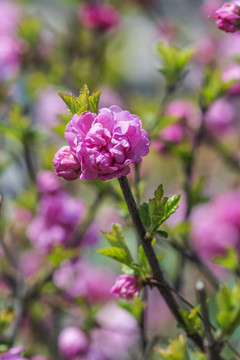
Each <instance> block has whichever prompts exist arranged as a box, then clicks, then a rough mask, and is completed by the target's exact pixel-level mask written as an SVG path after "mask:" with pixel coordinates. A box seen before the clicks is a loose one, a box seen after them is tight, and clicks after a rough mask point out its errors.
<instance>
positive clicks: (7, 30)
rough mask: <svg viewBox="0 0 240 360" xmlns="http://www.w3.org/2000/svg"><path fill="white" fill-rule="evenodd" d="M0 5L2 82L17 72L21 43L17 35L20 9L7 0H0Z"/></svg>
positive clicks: (0, 65)
mask: <svg viewBox="0 0 240 360" xmlns="http://www.w3.org/2000/svg"><path fill="white" fill-rule="evenodd" d="M0 6H1V24H0V82H3V81H6V80H9V79H10V78H12V77H13V76H14V75H15V74H17V72H18V70H19V66H20V55H21V53H22V50H23V43H22V41H21V40H20V39H19V38H18V36H17V25H18V21H19V19H20V15H21V14H20V9H19V8H18V7H17V5H16V4H14V3H12V2H11V1H7V0H3V1H1V3H0Z"/></svg>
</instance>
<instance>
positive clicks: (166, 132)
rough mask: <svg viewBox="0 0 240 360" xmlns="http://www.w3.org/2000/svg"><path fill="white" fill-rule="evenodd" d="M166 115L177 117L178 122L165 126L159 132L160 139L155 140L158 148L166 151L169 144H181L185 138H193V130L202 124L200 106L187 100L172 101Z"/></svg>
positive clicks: (154, 143)
mask: <svg viewBox="0 0 240 360" xmlns="http://www.w3.org/2000/svg"><path fill="white" fill-rule="evenodd" d="M164 115H166V116H170V117H173V118H176V119H177V123H174V124H172V125H169V126H167V127H165V128H164V129H163V130H161V132H160V133H159V137H160V139H157V140H156V141H154V142H153V146H154V148H155V149H156V150H159V151H166V150H167V148H168V147H167V144H168V143H169V144H179V143H181V142H182V141H183V140H184V139H186V138H188V139H190V140H191V139H192V137H193V134H194V133H193V130H195V129H197V128H198V127H199V125H200V118H201V113H200V110H199V109H198V107H197V106H196V105H195V104H193V103H192V102H190V101H187V100H174V101H171V102H170V103H169V104H168V105H167V107H166V109H165V112H164Z"/></svg>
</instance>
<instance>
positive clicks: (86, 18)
mask: <svg viewBox="0 0 240 360" xmlns="http://www.w3.org/2000/svg"><path fill="white" fill-rule="evenodd" d="M78 18H79V21H80V22H81V23H82V24H83V26H86V27H87V28H90V29H97V30H109V29H111V28H112V27H114V26H116V25H117V24H118V22H119V14H118V12H117V11H116V10H115V8H114V7H113V6H111V5H108V4H103V3H97V2H85V3H84V4H83V5H82V6H81V7H80V8H79V12H78Z"/></svg>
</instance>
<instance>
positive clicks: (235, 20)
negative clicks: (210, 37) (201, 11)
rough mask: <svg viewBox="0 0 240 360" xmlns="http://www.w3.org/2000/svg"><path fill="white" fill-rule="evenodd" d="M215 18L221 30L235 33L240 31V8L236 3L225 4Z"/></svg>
mask: <svg viewBox="0 0 240 360" xmlns="http://www.w3.org/2000/svg"><path fill="white" fill-rule="evenodd" d="M215 18H216V19H217V20H216V23H217V26H218V28H219V29H221V30H224V31H226V32H230V33H233V32H235V31H238V30H240V7H239V6H238V5H237V4H235V3H234V2H227V3H225V4H223V6H222V7H220V9H218V10H217V11H216V12H215Z"/></svg>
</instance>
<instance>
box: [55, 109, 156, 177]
mask: <svg viewBox="0 0 240 360" xmlns="http://www.w3.org/2000/svg"><path fill="white" fill-rule="evenodd" d="M65 137H66V139H67V142H68V144H69V146H70V148H67V149H64V150H65V151H66V153H67V154H69V156H68V155H66V157H67V159H68V158H69V157H70V154H72V157H71V161H73V162H74V161H75V162H74V164H76V167H75V165H73V167H72V171H73V175H74V177H75V176H76V171H77V162H78V163H79V164H80V167H81V175H80V179H86V180H92V179H96V178H99V179H101V180H108V179H112V178H114V177H118V178H119V177H121V176H124V175H127V174H128V173H129V172H130V166H129V165H130V164H132V163H134V164H139V163H140V162H141V161H142V157H143V156H145V155H147V154H148V152H149V140H148V134H147V132H146V131H145V130H143V129H142V123H141V120H140V118H139V117H138V116H136V115H133V114H130V112H128V111H123V110H122V109H121V108H120V107H119V106H111V107H110V108H109V109H107V108H103V109H101V110H99V113H98V114H95V113H92V112H90V111H85V112H83V113H82V114H81V115H77V114H75V115H74V116H73V118H72V120H71V121H70V122H69V124H68V125H67V127H66V130H65ZM59 152H60V154H61V153H62V150H61V149H60V150H59ZM60 154H58V153H57V154H56V155H55V157H54V161H53V164H54V166H55V168H56V173H57V175H59V176H62V177H64V178H65V179H67V180H70V177H71V176H70V172H71V166H70V164H69V167H67V161H68V160H67V159H66V160H65V158H64V156H61V155H60ZM73 159H74V160H73ZM65 168H67V169H69V170H70V172H67V175H66V173H65Z"/></svg>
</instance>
